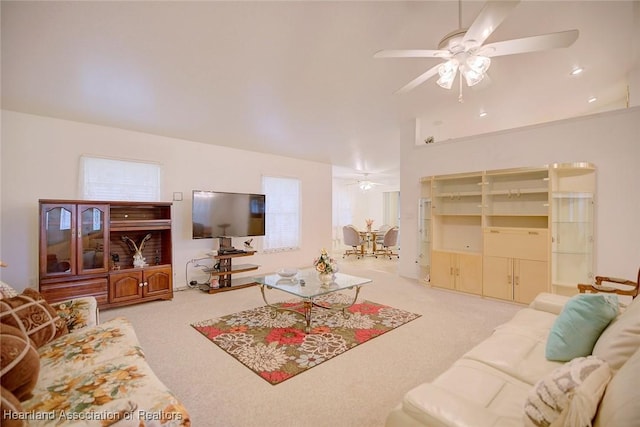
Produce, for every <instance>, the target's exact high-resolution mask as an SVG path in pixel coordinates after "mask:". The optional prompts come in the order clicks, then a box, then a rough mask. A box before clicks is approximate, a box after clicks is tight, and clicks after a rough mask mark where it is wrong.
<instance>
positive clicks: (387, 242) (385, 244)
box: [376, 227, 400, 259]
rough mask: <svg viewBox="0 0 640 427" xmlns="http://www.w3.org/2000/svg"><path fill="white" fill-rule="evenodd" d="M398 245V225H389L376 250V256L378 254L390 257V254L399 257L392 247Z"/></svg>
mask: <svg viewBox="0 0 640 427" xmlns="http://www.w3.org/2000/svg"><path fill="white" fill-rule="evenodd" d="M397 245H398V227H391V228H390V229H388V230H387V232H386V233H384V238H383V239H382V247H381V248H379V249H378V250H377V251H376V258H377V256H378V255H382V256H388V257H389V259H391V257H392V256H395V257H397V258H400V255H399V254H398V253H397V252H393V248H394V247H395V246H397Z"/></svg>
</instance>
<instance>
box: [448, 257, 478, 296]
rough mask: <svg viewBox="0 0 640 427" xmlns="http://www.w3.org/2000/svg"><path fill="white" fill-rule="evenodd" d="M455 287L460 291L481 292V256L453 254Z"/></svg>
mask: <svg viewBox="0 0 640 427" xmlns="http://www.w3.org/2000/svg"><path fill="white" fill-rule="evenodd" d="M455 257H456V261H457V262H456V266H455V270H454V271H455V287H456V289H457V290H459V291H462V292H468V293H471V294H476V295H481V294H482V256H481V255H475V254H455Z"/></svg>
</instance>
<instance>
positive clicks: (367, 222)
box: [364, 219, 373, 231]
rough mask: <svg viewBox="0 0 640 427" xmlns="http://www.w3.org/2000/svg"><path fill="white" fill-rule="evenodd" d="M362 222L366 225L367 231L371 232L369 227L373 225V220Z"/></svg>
mask: <svg viewBox="0 0 640 427" xmlns="http://www.w3.org/2000/svg"><path fill="white" fill-rule="evenodd" d="M364 222H365V223H366V224H367V231H371V226H372V225H373V220H372V219H366V220H365V221H364Z"/></svg>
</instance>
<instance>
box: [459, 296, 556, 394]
mask: <svg viewBox="0 0 640 427" xmlns="http://www.w3.org/2000/svg"><path fill="white" fill-rule="evenodd" d="M555 318H556V316H555V315H553V314H551V313H548V312H544V311H538V310H533V309H530V308H525V309H522V310H520V311H519V312H517V313H516V315H515V316H514V317H513V318H512V319H511V320H509V321H508V322H507V323H505V324H503V325H500V326H498V327H497V328H496V330H495V332H494V333H493V334H492V335H491V336H490V337H489V338H487V339H486V340H484V341H482V342H481V343H479V344H478V345H477V346H475V347H474V348H473V349H471V350H470V351H468V352H467V353H466V354H465V355H464V356H463V358H465V359H471V360H476V361H478V362H482V363H485V364H487V365H489V366H491V367H493V368H495V369H497V370H499V371H502V372H504V373H506V374H509V375H511V376H513V377H515V378H517V379H519V380H521V381H523V382H525V383H527V384H530V385H533V384H535V383H536V382H537V381H538V380H539V379H540V378H541V377H542V376H544V375H546V374H548V373H549V372H551V371H553V370H554V369H555V368H557V367H558V366H560V365H562V363H560V362H553V361H549V360H547V359H546V358H545V357H544V351H545V346H546V340H547V336H548V335H549V329H550V328H551V326H552V325H553V322H554V321H555Z"/></svg>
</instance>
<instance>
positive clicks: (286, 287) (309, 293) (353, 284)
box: [255, 268, 372, 334]
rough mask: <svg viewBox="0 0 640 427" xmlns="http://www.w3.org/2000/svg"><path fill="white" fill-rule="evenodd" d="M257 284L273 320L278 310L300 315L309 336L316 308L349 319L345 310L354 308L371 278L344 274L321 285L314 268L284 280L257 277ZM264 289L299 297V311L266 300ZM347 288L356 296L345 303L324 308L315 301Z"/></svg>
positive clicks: (272, 275)
mask: <svg viewBox="0 0 640 427" xmlns="http://www.w3.org/2000/svg"><path fill="white" fill-rule="evenodd" d="M255 280H256V282H257V283H258V284H259V285H260V293H261V294H262V299H263V300H264V302H265V304H267V306H269V307H271V309H272V310H273V311H272V312H271V316H272V317H273V318H275V317H276V316H277V315H278V311H289V312H292V313H296V314H298V315H301V316H303V317H304V319H305V323H306V326H305V332H306V333H307V334H308V333H309V332H311V309H312V308H313V307H318V308H321V309H324V310H331V311H336V312H342V315H343V316H344V318H345V319H346V318H348V317H349V316H350V314H349V313H348V312H347V309H348V308H349V307H351V306H353V305H354V304H355V303H356V301H357V300H358V294H359V293H360V288H361V287H362V285H366V284H368V283H371V282H372V280H371V279H366V278H364V277H357V276H351V275H348V274H343V273H336V274H335V275H334V278H333V281H332V282H331V283H327V284H325V283H322V282H321V281H320V279H319V278H318V273H317V272H316V271H315V270H314V269H312V268H311V269H305V270H300V271H298V273H297V274H296V275H295V276H293V277H290V278H283V277H281V276H279V275H277V274H270V275H267V276H262V277H256V279H255ZM266 289H277V290H279V291H283V292H287V293H289V294H291V295H294V296H296V297H298V298H300V299H301V300H302V301H301V303H302V312H300V311H299V310H296V308H299V307H296V308H288V307H279V306H276V305H274V304H271V303H270V302H269V301H267V297H266V294H265V290H266ZM346 289H354V290H355V294H354V296H353V300H352V301H351V302H350V303H348V304H332V305H331V306H329V307H328V306H326V305H324V304H318V303H316V301H315V299H317V298H318V297H321V296H323V295H327V294H330V293H333V292H337V291H342V290H346Z"/></svg>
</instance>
